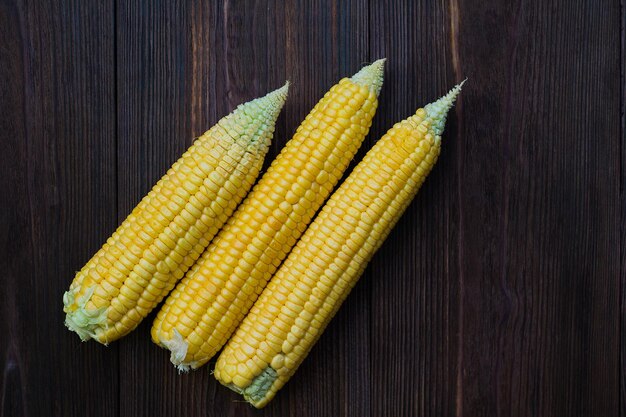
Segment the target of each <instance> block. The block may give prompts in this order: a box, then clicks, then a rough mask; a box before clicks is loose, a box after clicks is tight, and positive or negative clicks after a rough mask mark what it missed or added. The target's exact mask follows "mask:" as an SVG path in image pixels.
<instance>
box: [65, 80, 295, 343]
mask: <svg viewBox="0 0 626 417" xmlns="http://www.w3.org/2000/svg"><path fill="white" fill-rule="evenodd" d="M287 88H288V84H286V85H285V86H284V87H282V88H280V89H278V90H276V91H274V92H272V93H270V94H268V95H266V96H265V97H262V98H259V99H256V100H253V101H250V102H248V103H245V104H242V105H240V106H239V107H237V109H236V110H235V111H233V112H232V113H231V114H229V115H228V116H226V117H224V118H223V119H221V120H220V121H219V122H218V123H217V124H216V125H215V126H213V127H212V128H211V129H210V130H208V131H207V132H206V133H204V134H203V135H202V136H200V137H199V138H198V139H197V140H196V141H195V142H194V144H193V145H192V146H191V147H190V148H189V149H188V150H187V152H185V153H184V154H183V156H182V157H181V158H180V159H179V160H178V161H177V162H176V163H174V165H173V166H172V167H171V168H170V169H169V170H168V172H167V174H166V175H165V176H163V178H161V180H160V181H159V182H158V183H157V184H156V185H155V186H154V188H153V189H152V190H151V191H150V192H149V193H148V195H147V196H145V197H144V198H143V200H141V202H140V203H139V205H138V206H137V207H136V208H135V209H134V210H133V212H132V213H131V214H130V215H129V216H128V217H127V218H126V220H124V222H123V223H122V224H121V225H120V226H119V228H118V229H117V230H116V231H115V233H113V235H112V236H111V237H110V238H109V239H108V240H107V242H106V243H105V244H104V246H103V247H102V248H101V249H100V250H99V251H98V252H97V253H96V254H95V255H94V256H93V258H92V259H91V260H90V261H89V262H88V263H87V265H85V267H83V269H82V270H81V271H80V272H78V273H77V274H76V277H75V278H74V281H73V282H72V284H71V286H70V289H69V291H67V292H66V293H65V294H64V296H63V304H64V306H65V307H64V309H63V310H64V311H65V312H66V313H67V315H66V319H65V324H66V326H67V327H68V328H70V329H71V330H73V331H75V332H76V333H78V335H79V336H80V338H81V339H82V340H83V341H85V340H89V339H95V340H97V341H98V342H100V343H104V344H107V343H108V342H111V341H113V340H116V339H118V338H120V337H122V336H124V335H126V334H127V333H129V332H130V331H132V330H133V329H134V328H135V327H137V325H138V324H139V322H140V321H141V320H142V319H143V318H144V317H145V316H146V315H147V314H148V313H149V312H150V311H151V310H152V309H153V308H154V307H155V306H156V305H157V304H158V303H159V302H160V301H161V300H162V299H163V297H164V296H165V295H167V293H168V292H169V291H170V290H171V289H172V288H173V287H174V284H175V283H176V282H177V281H178V280H179V279H180V278H182V276H183V275H184V274H185V272H186V271H187V269H188V268H189V267H190V266H191V265H192V264H193V263H194V262H195V261H196V259H197V258H198V257H199V256H200V254H201V253H202V251H203V250H204V249H205V248H206V247H207V246H208V244H209V242H210V241H211V239H212V238H213V237H214V236H215V234H216V233H217V232H218V231H219V229H220V228H221V227H222V225H223V224H224V223H225V222H226V220H227V219H228V217H229V216H230V215H231V214H232V212H233V211H234V210H235V208H236V207H237V205H238V204H239V202H240V201H241V200H242V199H243V198H244V197H245V195H246V193H247V192H248V191H249V190H250V188H251V187H252V185H253V183H254V181H255V180H256V178H257V176H258V174H259V171H260V169H261V167H262V165H263V159H264V157H265V154H266V153H267V151H268V149H269V144H270V141H271V138H272V134H273V132H274V124H275V122H276V118H277V117H278V114H279V113H280V110H281V108H282V107H283V104H284V102H285V99H286V95H287Z"/></svg>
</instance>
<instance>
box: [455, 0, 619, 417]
mask: <svg viewBox="0 0 626 417" xmlns="http://www.w3.org/2000/svg"><path fill="white" fill-rule="evenodd" d="M458 7H459V11H458V13H459V16H460V21H461V25H460V27H459V39H460V40H461V45H460V49H459V61H460V65H461V67H462V68H463V70H464V71H466V73H467V76H468V77H469V78H470V80H475V81H474V82H471V83H469V84H468V88H467V89H466V90H465V92H464V95H463V104H462V110H461V114H460V119H461V120H462V127H461V129H460V131H459V134H460V137H461V138H463V140H462V141H461V144H460V149H459V166H458V175H459V179H460V181H462V184H459V186H460V190H459V208H460V213H461V220H460V226H459V229H460V242H461V253H460V256H459V259H460V265H461V271H460V272H461V276H462V280H463V284H462V285H463V288H462V297H463V299H462V306H463V307H462V308H463V312H462V314H463V321H462V326H463V327H462V330H461V333H462V339H461V345H462V390H463V391H462V402H461V406H462V413H463V415H472V416H474V415H481V416H482V415H485V416H486V415H507V416H508V415H510V416H527V415H546V416H556V415H567V416H586V415H602V416H614V415H617V413H618V401H619V390H618V389H616V388H617V384H618V380H619V372H620V371H619V369H620V363H619V323H618V320H616V319H615V317H616V316H615V313H616V312H617V311H618V310H619V282H618V277H619V265H617V264H616V262H615V259H617V258H619V247H620V243H619V235H618V231H619V213H618V208H619V181H618V178H619V167H620V160H619V151H620V139H619V137H620V126H619V118H618V117H616V116H615V115H617V114H618V113H619V101H620V97H619V91H620V82H619V80H618V78H619V76H618V73H619V65H618V59H617V57H616V56H615V51H617V50H618V49H619V31H617V30H612V29H611V27H614V28H616V27H617V26H618V16H619V15H618V14H617V11H618V5H617V3H616V2H609V1H606V2H601V3H598V2H587V1H567V2H566V1H557V2H550V3H547V2H528V1H516V2H512V3H510V4H509V5H508V6H507V7H502V4H501V2H498V1H480V2H479V1H469V0H468V1H462V2H459V3H458ZM463 22H465V23H463ZM594 22H596V23H594ZM600 22H603V23H602V24H600ZM477 34H480V35H477ZM487 63H488V64H487ZM478 161H480V162H478Z"/></svg>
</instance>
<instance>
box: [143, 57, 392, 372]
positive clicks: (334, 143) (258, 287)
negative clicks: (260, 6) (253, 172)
mask: <svg viewBox="0 0 626 417" xmlns="http://www.w3.org/2000/svg"><path fill="white" fill-rule="evenodd" d="M383 65H384V60H379V61H376V62H375V63H373V64H372V65H370V66H367V67H365V68H363V69H362V70H361V71H359V72H358V73H357V74H356V75H354V76H353V77H352V78H351V79H347V78H346V79H343V80H341V81H340V82H339V83H338V84H337V85H335V86H334V87H332V88H331V89H330V91H329V92H328V93H326V95H325V96H324V98H322V100H321V101H320V102H319V103H318V104H317V105H316V106H315V108H314V109H313V110H312V111H311V113H310V114H309V115H308V116H307V117H306V119H305V120H304V121H303V122H302V124H301V125H300V127H299V128H298V130H297V131H296V133H295V135H294V136H293V138H292V139H291V140H290V141H289V143H287V145H286V146H285V148H284V149H283V151H282V152H281V153H280V155H279V156H278V157H277V158H276V160H274V162H273V163H272V165H271V166H270V168H269V169H268V171H267V172H266V173H265V174H264V175H263V177H262V178H261V180H260V181H259V183H258V184H257V185H256V186H255V187H254V189H253V191H252V192H251V193H250V195H249V196H248V197H247V198H246V200H245V201H244V203H243V204H242V205H241V206H240V207H239V208H238V209H237V211H236V212H235V214H234V215H233V217H232V218H231V219H230V220H229V221H228V223H227V224H226V226H225V227H224V229H223V230H222V231H221V232H220V233H219V234H218V236H217V237H216V239H215V242H214V243H213V244H212V245H211V246H209V248H208V249H207V251H206V252H205V253H204V254H203V255H202V257H201V258H200V260H199V261H198V263H197V264H196V265H194V267H193V268H192V269H191V270H190V271H189V273H188V274H187V276H186V277H185V278H184V279H183V280H182V281H181V282H180V284H178V286H177V287H176V289H175V290H174V291H173V292H172V294H171V295H170V296H169V297H168V299H167V300H166V302H165V305H164V307H163V308H162V309H161V311H160V312H159V314H158V316H157V318H156V320H155V322H154V325H153V328H152V339H153V341H154V342H155V343H158V344H160V345H161V346H163V347H165V348H167V349H169V350H170V351H171V356H170V359H171V361H172V363H173V364H174V365H176V366H177V367H178V368H179V369H180V370H188V369H189V368H190V367H191V368H194V369H195V368H198V367H199V366H201V365H203V364H205V363H206V362H207V361H208V360H209V359H211V357H213V356H214V355H215V354H216V353H217V352H218V351H219V349H221V347H222V346H223V345H224V343H226V341H227V340H228V338H229V337H230V335H231V334H232V333H233V331H234V330H235V329H236V327H237V326H238V325H239V323H240V322H241V320H242V319H243V317H244V316H245V314H246V313H247V312H248V310H249V309H250V307H251V306H252V304H253V303H254V301H255V300H256V298H257V296H258V294H260V293H261V291H262V290H263V287H264V286H265V284H266V283H267V281H268V279H269V278H270V277H271V276H272V275H273V273H274V271H276V268H278V266H279V265H280V263H281V262H282V260H283V259H284V257H285V256H286V255H287V253H288V252H289V251H290V250H291V248H292V247H293V245H294V244H295V243H296V241H297V240H298V238H299V237H300V235H301V234H302V232H304V230H305V229H306V227H307V225H308V224H309V222H310V221H311V219H312V217H313V216H314V215H315V212H316V211H317V210H318V209H319V207H320V206H321V205H322V204H323V202H324V200H325V199H326V198H327V197H328V195H330V193H331V192H332V189H333V187H334V186H335V185H336V184H337V181H338V180H339V178H340V177H341V175H342V174H343V172H344V170H345V169H346V168H347V166H348V164H349V163H350V160H351V159H352V158H353V157H354V155H355V153H356V151H357V150H358V148H359V146H360V145H361V143H362V141H363V138H364V137H365V136H366V135H367V132H368V130H369V127H370V125H371V122H372V117H373V116H374V113H375V111H376V107H377V104H378V100H377V96H378V93H379V91H380V88H381V85H382V80H383Z"/></svg>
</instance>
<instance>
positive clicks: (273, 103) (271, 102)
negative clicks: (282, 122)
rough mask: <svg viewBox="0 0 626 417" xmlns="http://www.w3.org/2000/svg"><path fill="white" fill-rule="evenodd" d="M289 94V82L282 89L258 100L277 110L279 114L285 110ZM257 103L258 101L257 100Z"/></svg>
mask: <svg viewBox="0 0 626 417" xmlns="http://www.w3.org/2000/svg"><path fill="white" fill-rule="evenodd" d="M288 93H289V81H287V82H285V85H283V86H282V87H280V88H278V89H276V90H274V91H272V92H270V93H268V94H266V95H265V96H263V97H261V98H258V99H257V100H258V101H259V103H263V104H265V105H267V106H268V107H269V108H271V109H275V110H276V111H277V112H280V110H281V109H282V108H283V105H284V104H285V101H286V100H287V94H288ZM255 101H256V100H255Z"/></svg>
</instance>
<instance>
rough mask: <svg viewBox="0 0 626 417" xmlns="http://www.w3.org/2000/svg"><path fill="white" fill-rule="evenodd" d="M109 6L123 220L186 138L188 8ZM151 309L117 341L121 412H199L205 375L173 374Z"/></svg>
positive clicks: (181, 5)
mask: <svg viewBox="0 0 626 417" xmlns="http://www.w3.org/2000/svg"><path fill="white" fill-rule="evenodd" d="M116 8H117V10H116V13H117V17H116V22H117V28H116V32H117V35H116V36H117V73H118V75H117V88H118V106H117V114H118V120H119V123H118V147H117V157H118V172H119V175H118V184H117V187H118V188H117V189H118V212H119V215H120V216H119V220H120V221H122V220H123V219H124V218H125V217H126V215H127V214H128V213H130V212H131V210H132V209H133V207H134V206H135V205H136V204H137V203H138V202H139V200H140V199H141V198H142V197H143V196H144V195H145V194H147V192H148V191H149V190H150V189H151V188H152V186H153V185H154V184H155V183H156V181H157V180H158V179H159V178H160V177H161V176H162V175H163V174H165V172H166V171H167V169H168V168H169V167H170V166H171V165H172V163H173V162H174V161H176V160H177V159H178V158H179V157H180V155H182V153H183V152H184V151H185V150H186V149H187V147H188V146H189V145H190V144H191V142H192V138H193V135H192V132H191V129H190V123H189V122H190V113H191V100H190V97H189V96H190V91H191V83H190V80H191V76H190V74H191V70H192V68H191V65H190V63H191V60H190V56H191V51H190V48H189V23H190V20H189V15H190V10H191V9H190V5H189V4H188V3H187V2H183V1H154V2H143V1H142V2H117V6H116ZM155 314H156V311H154V312H153V313H152V314H151V315H149V316H148V317H147V318H146V319H145V320H144V321H143V323H141V324H140V326H139V327H138V328H137V329H136V330H135V331H134V332H133V333H131V334H130V335H128V336H127V337H125V338H123V339H121V340H120V341H118V342H116V343H117V344H118V345H119V351H120V359H119V364H120V365H119V366H120V370H119V372H120V414H119V415H120V417H124V416H133V417H135V416H163V415H179V416H187V415H192V414H193V415H206V413H205V414H200V413H198V412H197V410H198V407H199V406H201V405H202V404H204V402H202V399H203V398H206V395H205V387H204V385H206V379H207V375H206V374H205V373H203V372H202V373H199V374H198V375H188V376H182V377H181V376H179V375H178V374H177V372H176V371H175V369H174V368H173V367H172V366H171V364H170V362H169V355H167V353H166V351H165V350H163V349H160V348H159V347H158V346H156V345H154V344H153V343H152V342H151V340H150V327H151V325H152V321H153V320H154V316H155ZM203 376H204V379H202V378H201V377H203ZM194 377H197V378H194ZM198 381H200V382H201V384H198ZM191 398H193V399H194V401H191V400H190V399H191Z"/></svg>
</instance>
